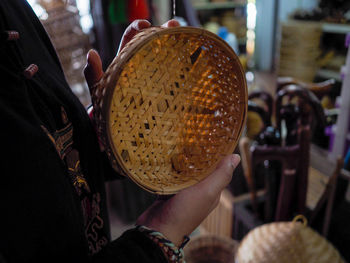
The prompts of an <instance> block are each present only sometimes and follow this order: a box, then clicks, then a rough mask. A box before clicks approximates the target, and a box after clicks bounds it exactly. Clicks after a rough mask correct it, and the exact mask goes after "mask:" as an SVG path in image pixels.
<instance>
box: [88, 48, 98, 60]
mask: <svg viewBox="0 0 350 263" xmlns="http://www.w3.org/2000/svg"><path fill="white" fill-rule="evenodd" d="M92 53H97V51H96V50H95V49H90V50H89V52H88V53H87V55H86V63H87V64H90V62H91V61H90V59H91V56H92Z"/></svg>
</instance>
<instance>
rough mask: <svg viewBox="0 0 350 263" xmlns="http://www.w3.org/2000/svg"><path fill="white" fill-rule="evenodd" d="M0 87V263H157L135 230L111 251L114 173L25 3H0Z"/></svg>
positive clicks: (157, 255) (158, 256)
mask: <svg viewBox="0 0 350 263" xmlns="http://www.w3.org/2000/svg"><path fill="white" fill-rule="evenodd" d="M9 31H16V32H18V34H17V33H13V32H12V33H9ZM18 37H19V38H18ZM32 64H35V65H32ZM29 65H32V66H30V67H29V68H28V66H29ZM25 69H27V70H26V71H25ZM0 77H1V78H0V121H1V126H0V135H1V137H0V149H1V150H0V151H1V158H0V169H1V174H0V262H1V261H3V260H5V261H8V262H32V261H33V262H41V261H47V262H58V261H60V262H62V261H66V262H72V261H75V262H90V261H95V262H166V260H165V258H164V256H163V254H162V252H161V251H160V249H159V248H158V247H157V246H156V245H155V244H153V242H152V241H150V240H149V239H148V238H147V237H146V236H144V235H143V234H142V233H139V232H137V231H135V230H131V231H128V232H126V233H124V235H123V236H122V237H121V238H119V239H117V240H115V241H110V236H109V222H108V214H107V207H106V200H105V189H104V181H105V179H106V178H107V177H113V176H114V175H113V172H112V170H111V168H110V167H109V165H108V162H107V160H106V158H105V156H104V154H102V153H100V151H99V147H98V143H97V139H96V136H95V133H94V130H93V128H92V126H91V123H90V121H89V118H88V116H87V114H86V111H85V109H84V107H83V106H82V105H81V103H80V102H79V100H78V99H77V98H76V97H75V96H74V95H73V93H72V91H71V90H70V88H69V87H68V85H67V83H66V81H65V78H64V74H63V71H62V68H61V66H60V63H59V60H58V58H57V55H56V53H55V50H54V48H53V47H52V45H51V42H50V40H49V38H48V36H47V34H46V32H45V30H44V29H43V27H42V26H41V24H40V21H39V20H38V19H37V17H36V16H35V14H34V13H33V11H32V10H31V8H30V6H29V5H28V4H27V3H26V1H25V0H0Z"/></svg>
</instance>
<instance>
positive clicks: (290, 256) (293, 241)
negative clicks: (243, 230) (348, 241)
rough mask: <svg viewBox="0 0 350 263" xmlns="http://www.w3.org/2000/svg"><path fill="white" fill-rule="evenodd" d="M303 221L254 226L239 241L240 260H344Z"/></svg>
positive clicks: (252, 262) (309, 262)
mask: <svg viewBox="0 0 350 263" xmlns="http://www.w3.org/2000/svg"><path fill="white" fill-rule="evenodd" d="M301 218H303V217H301ZM303 221H304V224H303V223H301V222H299V221H296V220H294V221H293V222H277V223H270V224H265V225H262V226H259V227H257V228H255V229H253V230H252V231H250V232H249V233H248V234H247V236H246V237H245V238H244V239H243V240H242V242H241V243H240V246H239V248H238V251H237V258H236V259H237V263H279V262H284V263H295V262H300V263H329V262H332V263H345V262H344V260H343V259H342V258H341V256H340V254H339V252H338V251H337V250H336V249H335V248H334V247H333V245H332V244H331V243H329V242H328V241H327V240H326V239H325V238H324V237H322V236H321V235H319V234H318V233H317V232H315V231H314V230H312V229H311V228H310V227H307V226H306V219H303Z"/></svg>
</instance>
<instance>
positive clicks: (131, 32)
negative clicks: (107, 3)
mask: <svg viewBox="0 0 350 263" xmlns="http://www.w3.org/2000/svg"><path fill="white" fill-rule="evenodd" d="M179 25H180V24H179V22H178V21H176V20H169V21H168V22H166V23H164V24H163V25H162V27H177V26H179ZM150 26H151V23H150V22H148V21H147V20H135V21H134V22H132V23H131V24H130V25H129V26H128V27H127V28H126V30H125V32H124V34H123V36H122V39H121V41H120V45H119V49H118V52H117V54H119V53H120V51H121V50H122V49H123V48H124V47H125V45H126V44H127V43H128V42H129V41H130V40H131V39H132V38H133V37H134V36H135V35H136V34H137V33H139V32H140V31H141V30H142V29H145V28H148V27H150ZM103 74H104V73H103V70H102V61H101V58H100V56H99V54H98V53H97V51H95V50H93V49H91V50H90V51H89V52H88V54H87V64H86V66H85V68H84V75H85V79H86V82H87V84H88V86H89V89H90V93H91V89H92V88H93V87H94V85H95V84H96V83H98V82H99V81H100V79H101V78H102V77H103Z"/></svg>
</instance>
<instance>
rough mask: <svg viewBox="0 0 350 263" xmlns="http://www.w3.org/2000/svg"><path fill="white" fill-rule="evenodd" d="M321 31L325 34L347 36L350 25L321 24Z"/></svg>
mask: <svg viewBox="0 0 350 263" xmlns="http://www.w3.org/2000/svg"><path fill="white" fill-rule="evenodd" d="M322 30H323V32H325V33H337V34H347V33H350V25H349V24H332V23H323V24H322Z"/></svg>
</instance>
